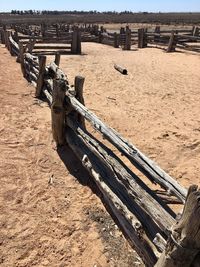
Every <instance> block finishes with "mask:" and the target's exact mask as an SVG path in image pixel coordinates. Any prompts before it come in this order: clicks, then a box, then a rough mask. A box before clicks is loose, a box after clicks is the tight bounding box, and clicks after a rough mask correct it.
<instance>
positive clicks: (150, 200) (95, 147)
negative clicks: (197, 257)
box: [67, 116, 175, 240]
mask: <svg viewBox="0 0 200 267" xmlns="http://www.w3.org/2000/svg"><path fill="white" fill-rule="evenodd" d="M67 124H68V125H69V126H70V127H71V128H72V129H73V130H74V131H75V132H76V134H78V135H80V138H81V139H82V141H83V142H84V143H85V144H86V145H87V144H90V145H91V146H92V148H91V149H92V152H93V153H94V154H95V155H96V156H97V157H98V158H99V159H101V160H102V162H103V164H104V165H107V166H108V167H109V168H110V170H111V171H112V172H113V174H112V176H113V177H114V180H115V181H116V182H114V181H113V180H112V181H110V182H109V183H110V186H111V187H112V186H114V184H117V185H116V187H115V189H116V190H120V193H119V197H122V198H123V201H124V203H126V206H127V207H128V208H129V210H132V212H134V214H135V215H136V216H137V218H138V219H139V220H140V222H141V223H142V225H143V226H144V228H145V229H147V232H148V236H150V237H151V240H153V239H154V238H155V236H156V234H157V233H160V234H162V233H164V232H165V233H167V229H170V228H171V226H172V225H173V223H175V220H174V218H173V217H172V216H171V215H170V214H169V212H171V213H172V214H173V212H172V211H170V209H168V208H167V206H164V204H163V203H162V201H161V202H160V203H162V204H160V203H159V198H157V197H156V195H154V194H153V193H152V192H150V189H149V188H148V187H147V186H146V185H145V184H144V183H143V182H142V181H141V180H140V179H139V178H138V177H136V175H135V174H133V173H132V172H131V171H130V170H129V169H128V170H127V168H126V167H125V165H124V164H123V163H122V162H121V161H120V160H119V158H117V156H116V155H115V154H114V153H112V151H111V150H110V149H108V148H106V147H105V146H104V147H103V146H102V145H101V144H100V143H99V142H98V141H97V140H94V139H93V138H92V137H91V136H89V135H88V134H87V132H85V131H84V130H83V129H82V128H81V127H80V126H79V124H78V123H76V121H75V120H74V119H73V117H72V119H70V118H69V116H68V117H67ZM119 188H121V189H119ZM113 190H114V189H113ZM149 193H150V194H149ZM153 195H154V197H152V196H153ZM127 198H128V199H129V200H128V201H127ZM162 205H163V206H162ZM164 207H165V208H164ZM165 209H167V211H166V210H165ZM163 218H165V219H164V220H163Z"/></svg>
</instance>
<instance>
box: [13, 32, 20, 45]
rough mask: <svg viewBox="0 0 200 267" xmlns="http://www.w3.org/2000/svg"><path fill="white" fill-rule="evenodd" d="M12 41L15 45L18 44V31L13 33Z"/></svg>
mask: <svg viewBox="0 0 200 267" xmlns="http://www.w3.org/2000/svg"><path fill="white" fill-rule="evenodd" d="M13 39H14V41H15V42H16V43H18V42H19V36H18V31H16V30H15V31H14V34H13Z"/></svg>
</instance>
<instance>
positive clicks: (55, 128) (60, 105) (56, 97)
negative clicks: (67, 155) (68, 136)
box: [51, 76, 67, 146]
mask: <svg viewBox="0 0 200 267" xmlns="http://www.w3.org/2000/svg"><path fill="white" fill-rule="evenodd" d="M66 90H67V83H66V80H65V79H63V78H62V77H59V76H57V77H55V78H54V79H53V92H52V105H51V119H52V132H53V138H54V140H55V142H56V145H57V146H61V145H64V144H65V131H64V130H65V107H64V100H65V94H66Z"/></svg>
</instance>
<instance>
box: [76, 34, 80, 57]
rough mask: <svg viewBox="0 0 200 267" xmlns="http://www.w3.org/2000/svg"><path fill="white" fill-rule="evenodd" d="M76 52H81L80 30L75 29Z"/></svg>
mask: <svg viewBox="0 0 200 267" xmlns="http://www.w3.org/2000/svg"><path fill="white" fill-rule="evenodd" d="M76 53H77V54H79V55H80V54H81V31H80V30H79V29H77V48H76Z"/></svg>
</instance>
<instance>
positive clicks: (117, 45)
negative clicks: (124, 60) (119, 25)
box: [114, 32, 119, 48]
mask: <svg viewBox="0 0 200 267" xmlns="http://www.w3.org/2000/svg"><path fill="white" fill-rule="evenodd" d="M114 48H119V35H118V34H117V33H116V32H114Z"/></svg>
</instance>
